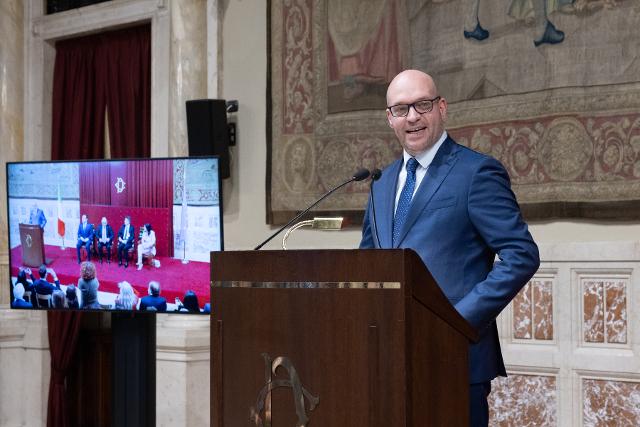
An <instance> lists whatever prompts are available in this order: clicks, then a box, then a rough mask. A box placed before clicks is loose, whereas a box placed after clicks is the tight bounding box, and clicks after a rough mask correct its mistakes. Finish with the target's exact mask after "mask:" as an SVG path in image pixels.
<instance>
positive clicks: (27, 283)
mask: <svg viewBox="0 0 640 427" xmlns="http://www.w3.org/2000/svg"><path fill="white" fill-rule="evenodd" d="M27 275H29V277H30V278H31V280H29V279H28V278H27ZM35 281H36V278H35V277H34V276H33V273H32V272H31V269H30V268H28V267H27V268H25V269H21V270H20V271H19V272H18V277H17V279H16V285H17V284H18V283H21V284H22V286H23V287H24V292H25V296H24V297H25V301H28V302H30V303H32V304H33V298H35V295H33V294H34V293H35V290H34V288H35V286H34V284H33V283H34V282H35ZM27 292H29V298H28V300H27V299H26V297H27ZM32 295H33V296H32ZM12 297H13V295H12Z"/></svg>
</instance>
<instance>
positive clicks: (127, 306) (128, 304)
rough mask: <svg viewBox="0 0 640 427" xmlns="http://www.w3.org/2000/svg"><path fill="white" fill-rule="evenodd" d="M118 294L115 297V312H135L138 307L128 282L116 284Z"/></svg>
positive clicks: (136, 299)
mask: <svg viewBox="0 0 640 427" xmlns="http://www.w3.org/2000/svg"><path fill="white" fill-rule="evenodd" d="M118 288H120V294H119V295H118V296H117V297H116V309H117V310H135V309H136V308H137V306H138V297H137V296H136V294H135V293H134V292H133V288H132V287H131V284H130V283H129V282H120V283H118Z"/></svg>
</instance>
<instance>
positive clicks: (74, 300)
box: [65, 285, 80, 309]
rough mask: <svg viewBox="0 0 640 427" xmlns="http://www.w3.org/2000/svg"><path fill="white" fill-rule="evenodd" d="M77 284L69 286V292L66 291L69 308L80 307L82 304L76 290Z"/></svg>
mask: <svg viewBox="0 0 640 427" xmlns="http://www.w3.org/2000/svg"><path fill="white" fill-rule="evenodd" d="M76 289H78V288H76V285H69V286H67V292H66V293H65V297H66V300H67V307H68V308H75V309H77V308H80V304H79V303H78V294H77V292H76Z"/></svg>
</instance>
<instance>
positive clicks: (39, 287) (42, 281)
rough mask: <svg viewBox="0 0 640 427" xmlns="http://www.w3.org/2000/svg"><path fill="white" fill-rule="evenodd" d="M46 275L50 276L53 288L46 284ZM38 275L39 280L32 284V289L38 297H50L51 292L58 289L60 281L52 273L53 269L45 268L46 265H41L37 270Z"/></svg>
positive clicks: (54, 273)
mask: <svg viewBox="0 0 640 427" xmlns="http://www.w3.org/2000/svg"><path fill="white" fill-rule="evenodd" d="M48 274H51V277H53V283H54V284H55V286H54V285H53V284H51V283H49V282H47V275H48ZM38 275H39V276H40V278H39V279H38V280H36V281H35V282H34V283H33V289H34V290H35V291H36V293H37V294H38V295H51V294H52V293H53V291H55V290H56V289H60V281H59V280H58V275H57V274H56V272H55V271H53V268H47V266H46V265H44V264H42V265H41V266H40V268H39V269H38Z"/></svg>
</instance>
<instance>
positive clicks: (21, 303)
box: [11, 283, 33, 308]
mask: <svg viewBox="0 0 640 427" xmlns="http://www.w3.org/2000/svg"><path fill="white" fill-rule="evenodd" d="M11 308H33V304H31V303H30V302H26V301H25V300H24V286H23V285H22V283H16V285H15V286H14V287H13V301H12V302H11Z"/></svg>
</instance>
